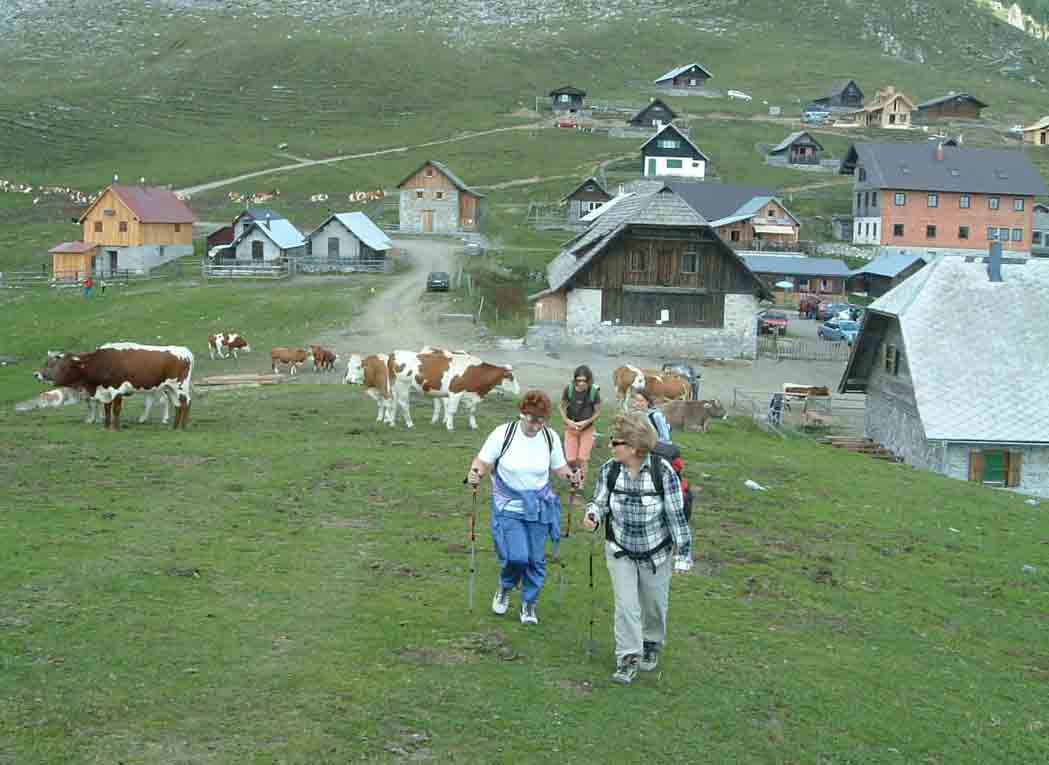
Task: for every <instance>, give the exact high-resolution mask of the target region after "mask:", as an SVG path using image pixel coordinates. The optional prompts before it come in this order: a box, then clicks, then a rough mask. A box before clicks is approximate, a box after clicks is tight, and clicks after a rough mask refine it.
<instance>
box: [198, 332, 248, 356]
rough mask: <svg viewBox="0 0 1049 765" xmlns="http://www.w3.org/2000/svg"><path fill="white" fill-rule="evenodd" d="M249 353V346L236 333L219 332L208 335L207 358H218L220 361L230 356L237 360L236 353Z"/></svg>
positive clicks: (241, 336)
mask: <svg viewBox="0 0 1049 765" xmlns="http://www.w3.org/2000/svg"><path fill="white" fill-rule="evenodd" d="M238 351H240V352H242V353H249V352H250V351H251V346H250V345H249V344H248V341H247V340H246V339H245V338H244V335H239V334H237V333H236V332H219V333H218V334H215V335H208V356H209V357H210V358H212V359H214V358H215V356H218V357H219V358H220V359H228V358H229V357H230V354H233V358H237V352H238Z"/></svg>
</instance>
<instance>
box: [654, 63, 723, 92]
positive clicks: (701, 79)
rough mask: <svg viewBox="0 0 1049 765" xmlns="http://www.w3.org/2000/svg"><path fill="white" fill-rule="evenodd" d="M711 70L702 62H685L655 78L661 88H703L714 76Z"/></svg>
mask: <svg viewBox="0 0 1049 765" xmlns="http://www.w3.org/2000/svg"><path fill="white" fill-rule="evenodd" d="M713 76H714V75H712V74H711V73H710V70H709V69H707V68H706V67H705V66H703V65H702V64H696V63H692V64H685V65H684V66H679V67H677V68H676V69H671V70H670V71H669V72H667V73H666V74H664V75H663V76H662V77H659V78H657V79H656V80H655V84H656V86H657V87H660V88H674V89H675V90H698V89H701V88H703V87H704V86H705V85H706V83H707V80H709V79H710V78H711V77H713Z"/></svg>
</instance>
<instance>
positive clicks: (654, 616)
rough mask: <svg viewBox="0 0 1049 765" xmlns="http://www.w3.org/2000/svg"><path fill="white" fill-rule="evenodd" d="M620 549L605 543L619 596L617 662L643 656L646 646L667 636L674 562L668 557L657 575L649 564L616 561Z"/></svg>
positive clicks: (658, 569) (659, 567)
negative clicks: (615, 555)
mask: <svg viewBox="0 0 1049 765" xmlns="http://www.w3.org/2000/svg"><path fill="white" fill-rule="evenodd" d="M618 550H619V548H618V547H617V546H615V545H613V544H612V543H610V542H605V563H607V564H608V575H609V576H610V577H611V579H612V592H613V593H614V595H615V601H616V613H615V638H616V661H618V660H620V659H622V658H623V657H624V656H628V655H629V654H637V655H638V656H640V655H641V654H642V651H643V647H644V643H658V644H659V645H660V646H662V645H663V642H664V641H665V640H666V636H667V606H668V604H669V602H670V575H671V573H672V572H673V570H674V558H673V556H668V557H667V559H666V560H665V561H663V563H662V564H660V565H659V566H656V570H655V573H653V572H652V565H651V564H649V563H647V562H645V561H633V560H630V558H627V557H626V556H624V557H622V558H616V557H614V553H616V552H617V551H618Z"/></svg>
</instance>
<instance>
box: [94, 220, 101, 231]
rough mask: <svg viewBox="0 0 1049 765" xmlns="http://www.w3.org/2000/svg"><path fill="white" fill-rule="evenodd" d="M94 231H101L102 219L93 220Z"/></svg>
mask: <svg viewBox="0 0 1049 765" xmlns="http://www.w3.org/2000/svg"><path fill="white" fill-rule="evenodd" d="M95 233H96V234H101V233H102V221H100V220H96V221H95Z"/></svg>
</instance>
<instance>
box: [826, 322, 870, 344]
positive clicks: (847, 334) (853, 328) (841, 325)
mask: <svg viewBox="0 0 1049 765" xmlns="http://www.w3.org/2000/svg"><path fill="white" fill-rule="evenodd" d="M859 333H860V325H859V322H855V321H850V320H848V319H828V320H827V321H825V322H824V323H823V324H822V325H821V326H820V328H819V329H817V330H816V336H817V337H819V338H820V339H821V340H830V341H831V342H838V341H840V340H844V341H845V342H846V343H848V344H849V345H852V344H853V343H854V342H855V341H856V335H858V334H859Z"/></svg>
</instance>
